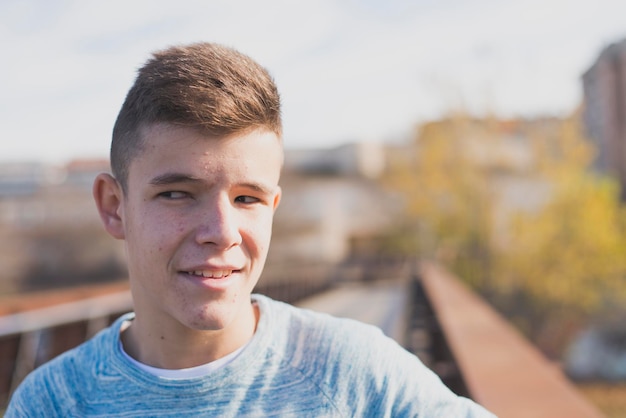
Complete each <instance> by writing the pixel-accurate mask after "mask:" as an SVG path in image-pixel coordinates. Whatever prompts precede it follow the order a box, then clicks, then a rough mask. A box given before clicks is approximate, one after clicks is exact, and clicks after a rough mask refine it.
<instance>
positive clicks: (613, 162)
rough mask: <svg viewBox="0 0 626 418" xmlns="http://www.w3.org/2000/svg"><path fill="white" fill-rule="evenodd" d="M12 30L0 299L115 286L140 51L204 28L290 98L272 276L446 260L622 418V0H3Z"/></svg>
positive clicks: (3, 73)
mask: <svg viewBox="0 0 626 418" xmlns="http://www.w3.org/2000/svg"><path fill="white" fill-rule="evenodd" d="M0 39H1V41H0V42H1V43H2V58H1V60H2V65H0V91H1V92H2V93H1V95H0V137H1V138H2V144H3V145H2V151H1V152H0V270H1V271H2V274H1V275H0V314H2V315H9V314H15V313H19V312H22V311H23V310H27V309H33V308H37V307H38V306H43V305H46V306H47V305H51V304H54V303H60V302H62V301H64V300H66V299H64V298H68V296H67V295H68V294H69V293H67V292H64V291H65V290H67V291H70V293H71V292H74V295H80V294H85V292H89V291H88V290H85V289H90V288H91V289H96V288H97V289H123V288H124V283H125V277H126V268H125V262H124V254H123V247H122V246H121V243H120V242H117V241H114V240H113V239H111V238H110V237H108V236H107V235H106V234H105V232H104V231H103V229H102V227H101V226H100V223H99V220H98V218H97V214H96V210H95V206H94V204H93V202H92V198H91V183H92V180H93V178H94V177H95V175H96V174H97V173H99V172H102V171H108V170H109V168H108V147H109V141H110V134H111V129H112V126H113V123H114V120H115V117H116V115H117V112H118V110H119V108H120V106H121V104H122V101H123V99H124V96H125V94H126V91H127V90H128V88H129V87H130V85H131V84H132V81H133V79H134V75H135V70H136V69H137V68H138V67H139V66H140V65H141V64H142V63H143V62H144V61H145V60H146V59H147V58H148V57H149V54H150V52H152V51H153V50H155V49H159V48H163V47H166V46H169V45H173V44H178V43H186V42H193V41H215V42H219V43H222V44H226V45H229V46H233V47H235V48H237V49H239V50H240V51H242V52H244V53H246V54H249V55H250V56H252V57H253V58H255V59H256V60H258V61H259V62H260V63H262V64H263V65H264V66H266V68H267V69H268V70H269V71H270V73H271V74H272V75H273V76H274V78H275V79H276V82H277V84H278V87H279V90H280V92H281V96H282V99H283V104H284V108H283V119H284V125H285V130H284V133H285V137H284V140H285V146H286V167H285V172H284V175H283V179H282V180H281V181H282V186H283V190H284V200H283V202H282V203H281V206H280V208H279V210H278V212H277V215H276V220H275V228H274V240H273V242H272V248H271V250H270V256H269V260H268V265H267V269H266V273H265V275H264V278H263V280H265V281H266V282H268V283H273V282H276V283H278V282H280V281H281V280H283V279H278V277H283V276H289V274H287V273H290V272H293V271H299V272H300V273H296V274H301V272H302V271H303V270H308V271H317V270H320V269H322V270H324V271H325V272H328V271H331V270H332V271H334V272H335V273H333V275H331V276H332V277H333V278H334V279H335V280H336V279H337V275H338V273H337V271H338V270H336V268H337V267H341V266H344V267H345V266H347V265H372V264H373V263H376V262H383V261H384V262H388V261H389V260H391V261H394V262H397V261H398V260H401V261H402V260H403V261H406V260H414V259H419V260H430V261H436V262H437V263H439V264H441V265H443V266H444V267H445V268H446V269H447V270H449V271H450V272H452V273H453V274H454V275H455V277H457V278H458V280H460V281H461V282H464V283H465V284H467V285H468V286H469V287H470V288H471V289H472V290H473V291H474V292H475V293H476V294H477V295H479V296H480V297H481V298H482V299H484V301H486V302H487V303H488V304H489V305H490V306H491V307H492V308H493V309H494V310H495V311H497V312H498V313H499V314H500V315H502V317H503V318H505V319H506V321H508V322H509V323H510V325H511V326H513V327H514V328H515V329H516V330H518V331H519V332H520V333H521V334H522V335H523V336H524V337H525V338H526V339H527V340H528V341H529V342H530V343H531V344H532V345H533V346H534V347H536V348H537V349H538V350H539V351H540V352H541V353H542V354H543V355H544V356H545V357H546V358H547V359H549V361H550V362H551V364H553V365H556V366H557V367H558V368H559V369H561V370H563V371H564V373H565V374H566V375H567V378H568V379H569V380H570V381H571V382H573V384H575V385H576V386H577V388H578V390H580V393H581V396H583V397H586V398H587V399H589V400H590V402H591V403H593V404H594V405H596V406H597V407H598V408H599V409H601V410H602V411H603V413H604V414H606V415H607V416H615V417H617V416H626V327H625V326H624V323H626V303H625V302H626V210H625V207H624V202H625V200H626V3H624V2H623V1H621V0H594V1H591V0H575V1H566V0H541V1H540V0H527V1H524V2H520V1H512V0H505V1H496V0H465V1H459V0H444V1H431V0H419V1H403V0H393V1H382V0H378V1H377V0H366V1H358V2H357V1H348V0H346V1H338V0H335V1H331V0H328V1H324V0H321V1H316V2H289V1H280V0H272V1H267V2H256V1H251V0H250V1H212V2H204V1H192V0H180V1H177V2H162V1H134V2H132V3H128V2H123V1H120V0H113V1H107V2H95V1H82V2H78V1H57V2H47V1H43V0H39V1H35V0H32V1H17V0H3V1H2V2H0ZM303 267H304V268H303ZM333 269H334V270H333ZM342 271H343V272H344V273H345V272H347V271H349V270H342ZM364 271H367V270H364ZM373 272H374V270H373V269H372V270H370V273H364V274H365V275H366V276H367V275H368V274H369V276H371V275H372V274H374V273H373ZM345 274H347V273H345ZM376 274H378V275H380V274H381V273H380V272H379V273H376ZM369 276H368V277H366V279H371V278H372V277H369ZM284 280H287V279H284ZM76 292H79V293H76ZM81 292H82V293H81ZM76 297H77V296H72V298H76ZM55 298H56V299H55ZM55 300H56V301H58V302H55ZM16 350H17V349H16ZM7 353H8V352H7V351H5V352H4V355H5V357H6V358H7V359H8V358H9V357H10V355H9V354H7ZM11 353H13V354H14V352H13V351H11ZM13 354H11V355H13ZM2 355H3V351H2V350H1V349H0V356H2ZM6 362H7V363H6V366H5V367H7V368H11V367H14V365H15V362H16V360H15V359H14V358H10V359H8V360H6ZM11 364H12V365H13V366H11ZM522 367H523V366H522ZM1 369H2V367H0V371H1ZM11 370H13V369H11ZM1 386H2V384H0V387H1Z"/></svg>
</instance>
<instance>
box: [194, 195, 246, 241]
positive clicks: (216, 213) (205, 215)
mask: <svg viewBox="0 0 626 418" xmlns="http://www.w3.org/2000/svg"><path fill="white" fill-rule="evenodd" d="M202 206H203V207H202V209H201V211H202V213H201V214H200V215H199V219H200V220H201V221H200V223H199V225H198V227H197V229H196V242H197V243H198V244H201V245H205V244H211V245H214V246H216V247H217V248H218V249H220V250H227V249H229V248H231V247H233V246H236V245H239V244H241V234H240V232H239V226H240V225H239V221H238V216H237V208H236V207H235V205H234V204H233V203H232V202H230V199H229V198H228V197H227V196H219V197H216V198H215V199H211V200H210V201H208V202H207V203H206V204H205V205H202Z"/></svg>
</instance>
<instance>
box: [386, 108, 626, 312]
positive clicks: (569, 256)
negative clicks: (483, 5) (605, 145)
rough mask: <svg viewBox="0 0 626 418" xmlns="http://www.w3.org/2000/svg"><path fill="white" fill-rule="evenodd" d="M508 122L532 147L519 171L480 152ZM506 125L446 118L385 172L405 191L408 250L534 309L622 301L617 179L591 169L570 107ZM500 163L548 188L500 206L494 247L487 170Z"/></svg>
mask: <svg viewBox="0 0 626 418" xmlns="http://www.w3.org/2000/svg"><path fill="white" fill-rule="evenodd" d="M511 123H512V124H513V125H514V126H515V127H516V128H515V129H517V131H516V132H517V133H516V134H517V135H519V136H521V137H523V140H524V141H527V145H528V147H529V149H531V154H532V161H533V163H532V169H531V170H529V172H527V173H524V172H522V173H520V172H519V168H517V169H514V168H511V167H508V166H507V163H506V162H505V163H501V162H499V161H498V160H497V159H494V158H492V157H493V156H491V157H489V151H490V150H493V149H496V148H497V147H498V146H499V145H500V144H499V141H502V140H503V138H504V137H505V136H506V135H505V134H510V132H509V131H507V130H510V128H511V126H510V125H511ZM511 123H508V124H507V123H505V122H502V121H495V120H473V119H471V118H468V117H465V116H453V117H450V118H447V119H444V120H442V121H438V122H432V123H429V124H426V125H425V126H423V127H422V129H421V130H420V132H419V133H418V135H417V138H416V141H415V143H414V145H413V147H412V150H413V151H412V153H411V155H403V156H402V159H400V160H398V162H397V164H395V165H394V167H393V170H392V171H391V172H390V175H389V177H388V182H389V184H390V185H392V187H394V188H395V189H396V190H399V191H401V192H402V193H403V195H404V196H405V199H406V209H407V210H406V215H407V221H406V225H405V226H404V227H403V229H402V233H403V234H404V235H405V237H404V238H405V241H406V238H407V236H408V237H409V238H410V241H411V242H413V245H412V246H410V247H409V248H410V250H412V251H417V252H418V253H419V254H420V255H421V256H426V257H431V258H435V259H437V260H439V261H441V262H443V263H444V264H446V265H447V266H448V267H449V268H451V269H452V270H453V271H454V272H455V273H457V275H458V276H459V277H461V278H462V279H464V280H466V281H468V282H469V283H471V284H472V285H474V286H475V287H476V288H478V289H479V290H483V291H484V292H485V293H489V294H494V293H496V294H497V293H500V294H509V295H524V297H525V298H530V299H531V300H532V303H533V304H536V305H537V306H539V307H540V309H542V310H543V311H546V310H548V311H549V310H551V309H560V310H563V309H567V310H570V311H572V312H579V313H589V312H594V311H597V310H599V309H602V308H603V307H606V306H610V305H611V304H617V303H623V302H624V301H626V213H625V210H624V207H623V206H622V205H621V203H620V201H619V193H618V188H617V185H616V182H615V181H614V180H611V179H609V178H606V177H604V178H603V177H601V176H599V175H597V174H594V173H593V172H592V170H590V163H591V161H592V158H593V150H592V147H591V146H590V144H589V142H588V141H587V140H586V139H585V138H584V136H583V135H582V129H581V126H580V123H579V118H578V115H574V116H572V117H571V118H568V119H566V120H563V121H551V122H550V124H547V125H546V124H541V123H537V124H532V123H526V124H525V122H524V121H521V122H519V123H517V124H516V123H513V122H511ZM546 126H548V128H546ZM520 127H521V128H520ZM509 136H510V135H509ZM506 170H518V172H516V174H515V175H517V176H524V175H526V176H529V177H533V178H539V179H541V181H542V182H545V183H546V184H549V185H550V190H551V195H550V198H549V199H548V200H547V202H546V203H545V204H544V205H542V206H541V207H539V208H538V209H537V210H534V211H528V210H521V209H520V210H519V211H518V212H517V213H515V211H513V213H509V214H508V216H507V217H506V218H505V220H506V222H505V225H504V227H505V228H506V231H505V232H506V233H505V235H506V237H507V239H506V245H504V246H503V245H502V244H501V243H499V242H498V237H497V235H498V234H501V233H502V231H497V233H496V228H495V217H494V216H495V212H496V211H497V209H498V205H499V204H500V202H499V201H498V196H497V193H495V189H494V178H497V177H498V176H499V175H502V173H503V172H505V173H506ZM522 171H523V170H522ZM500 228H502V226H501V225H500Z"/></svg>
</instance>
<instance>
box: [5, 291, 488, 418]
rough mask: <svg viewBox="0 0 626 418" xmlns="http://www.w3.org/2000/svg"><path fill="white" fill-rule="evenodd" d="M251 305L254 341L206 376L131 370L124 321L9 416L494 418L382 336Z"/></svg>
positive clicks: (30, 382)
mask: <svg viewBox="0 0 626 418" xmlns="http://www.w3.org/2000/svg"><path fill="white" fill-rule="evenodd" d="M252 298H253V300H254V301H256V303H257V304H258V306H259V309H260V312H261V315H260V320H259V323H258V326H257V331H256V333H255V334H254V337H253V338H252V340H251V341H250V343H249V344H248V345H247V346H246V347H245V349H244V350H243V351H242V352H241V354H240V355H239V356H238V357H237V358H236V359H235V360H234V361H232V362H231V363H229V364H228V365H227V366H225V367H223V368H221V369H219V370H217V371H215V372H214V373H212V374H210V375H208V376H204V377H198V378H192V379H165V378H160V377H157V376H154V375H152V374H150V373H148V372H145V371H143V370H141V369H139V368H138V367H137V366H136V365H133V364H132V363H131V362H130V360H129V359H128V358H127V357H125V356H124V354H123V353H122V351H121V349H120V344H119V338H120V326H121V324H122V323H123V322H124V321H126V320H129V319H131V318H132V315H133V314H127V315H125V316H123V317H121V318H120V319H118V320H117V321H116V322H115V323H114V324H113V325H112V326H111V327H109V328H107V329H106V330H103V331H102V332H100V333H99V334H98V335H96V336H95V337H94V338H93V339H91V340H90V341H88V342H86V343H84V344H82V345H81V346H79V347H77V348H75V349H73V350H71V351H69V352H67V353H65V354H63V355H61V356H59V357H57V358H56V359H54V360H52V361H50V362H49V363H47V364H45V365H43V366H41V367H39V368H38V369H36V370H35V371H34V372H33V373H31V374H30V375H29V376H28V377H27V378H26V379H25V380H24V382H23V383H22V384H21V385H20V387H19V388H18V389H17V391H16V392H15V394H14V395H13V397H12V399H11V402H10V404H9V408H8V410H7V412H6V417H7V418H13V417H55V416H58V417H148V416H150V417H153V416H169V417H186V416H193V417H197V416H214V417H299V418H301V417H345V418H353V417H454V418H457V417H493V415H492V414H490V413H489V412H487V411H486V410H484V409H483V408H482V407H480V406H479V405H477V404H475V403H474V402H472V401H470V400H468V399H465V398H461V397H457V396H456V395H454V394H453V393H452V392H450V391H449V390H448V389H447V388H446V387H445V386H444V385H443V383H442V382H441V381H440V380H439V378H438V377H437V376H436V375H435V374H434V373H432V372H431V371H430V370H429V369H428V368H426V367H425V366H424V365H423V364H422V363H421V362H420V361H419V360H418V359H417V357H415V356H414V355H412V354H410V353H409V352H407V351H405V350H404V349H403V348H401V347H400V346H399V345H398V344H396V343H395V342H394V341H393V340H391V339H389V338H387V337H385V336H384V335H383V333H382V332H381V331H380V330H379V329H378V328H375V327H372V326H369V325H365V324H362V323H359V322H356V321H353V320H349V319H338V318H334V317H331V316H328V315H325V314H320V313H315V312H312V311H308V310H303V309H299V308H295V307H293V306H291V305H287V304H284V303H281V302H276V301H273V300H271V299H269V298H267V297H265V296H261V295H253V296H252Z"/></svg>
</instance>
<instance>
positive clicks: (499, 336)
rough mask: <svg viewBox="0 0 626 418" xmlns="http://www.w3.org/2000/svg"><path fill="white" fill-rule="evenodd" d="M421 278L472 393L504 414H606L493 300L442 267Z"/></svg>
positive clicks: (424, 270)
mask: <svg viewBox="0 0 626 418" xmlns="http://www.w3.org/2000/svg"><path fill="white" fill-rule="evenodd" d="M419 279H420V282H421V285H422V286H423V289H424V293H425V294H426V297H427V298H428V301H429V302H430V304H431V306H432V310H433V313H434V315H435V316H436V319H437V322H438V324H439V326H440V327H441V330H442V332H443V335H445V340H446V342H447V346H448V348H449V351H450V354H451V356H452V357H453V358H454V363H455V365H456V368H457V369H458V371H459V373H460V375H461V376H462V381H463V383H464V385H465V389H466V390H467V392H468V395H469V396H470V397H471V398H472V399H474V400H475V401H477V402H478V403H480V404H482V405H484V406H485V407H487V408H488V409H489V410H491V411H493V412H494V413H495V414H497V415H498V416H499V417H501V418H517V417H520V418H522V417H524V418H528V417H532V418H544V417H545V418H560V417H562V418H579V417H580V418H582V417H587V418H592V417H594V418H595V417H602V416H603V415H602V414H601V413H600V411H599V410H598V409H597V408H596V407H595V406H593V405H592V404H591V403H590V402H589V401H587V400H586V399H585V398H584V397H583V396H582V394H580V393H579V392H578V391H577V390H576V388H575V387H574V386H573V385H572V384H571V383H570V382H569V381H568V380H567V378H566V377H565V375H564V374H563V373H562V372H561V370H559V368H558V367H556V366H555V365H553V364H551V363H549V362H548V360H547V359H546V358H545V357H544V356H543V355H542V354H541V353H540V352H539V351H538V350H537V349H536V348H535V347H533V346H532V345H531V344H530V343H529V342H528V341H526V340H525V339H524V338H523V337H522V335H521V334H520V333H519V332H518V331H517V330H515V329H514V328H513V327H512V326H511V324H509V323H508V322H507V321H506V320H504V318H502V317H501V316H500V315H499V314H498V313H496V312H495V311H494V310H493V309H492V308H491V307H490V306H489V305H487V303H485V302H484V301H483V300H482V299H481V298H479V297H478V296H477V295H476V294H474V293H472V292H471V291H470V290H469V289H468V288H467V287H465V286H464V285H463V284H462V283H461V282H460V281H459V280H457V279H456V278H455V277H453V276H452V275H451V274H449V273H448V272H447V271H445V270H444V269H442V268H441V267H439V266H437V265H434V264H422V265H421V267H420V271H419Z"/></svg>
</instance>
